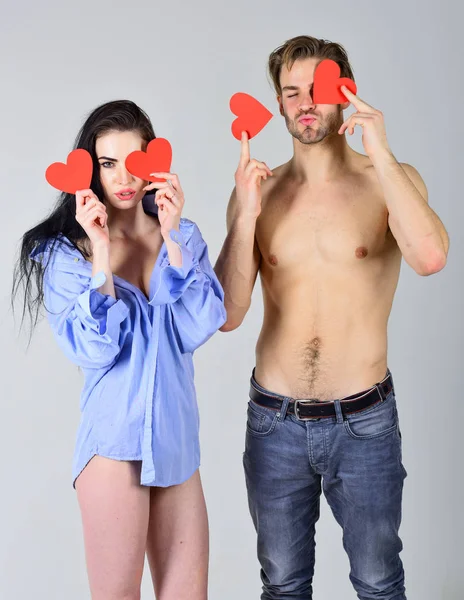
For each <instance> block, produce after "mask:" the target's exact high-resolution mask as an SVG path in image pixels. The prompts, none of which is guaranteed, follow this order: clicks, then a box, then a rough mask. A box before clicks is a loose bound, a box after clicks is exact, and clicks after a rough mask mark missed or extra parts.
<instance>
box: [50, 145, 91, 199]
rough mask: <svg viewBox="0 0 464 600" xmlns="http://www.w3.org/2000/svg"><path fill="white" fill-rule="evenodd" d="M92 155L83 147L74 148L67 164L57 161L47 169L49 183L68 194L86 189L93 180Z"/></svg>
mask: <svg viewBox="0 0 464 600" xmlns="http://www.w3.org/2000/svg"><path fill="white" fill-rule="evenodd" d="M92 171H93V163H92V157H91V156H90V154H89V153H88V152H87V150H84V149H83V148H78V149H77V150H73V151H72V152H70V153H69V154H68V159H67V161H66V164H64V163H60V162H56V163H53V164H51V165H50V166H49V167H48V169H47V170H46V171H45V179H46V180H47V181H48V183H49V184H50V185H51V186H53V187H54V188H56V189H57V190H60V191H61V192H67V193H68V194H75V193H76V192H77V190H86V189H88V188H89V187H90V182H91V181H92Z"/></svg>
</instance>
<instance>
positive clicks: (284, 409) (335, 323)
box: [215, 36, 449, 600]
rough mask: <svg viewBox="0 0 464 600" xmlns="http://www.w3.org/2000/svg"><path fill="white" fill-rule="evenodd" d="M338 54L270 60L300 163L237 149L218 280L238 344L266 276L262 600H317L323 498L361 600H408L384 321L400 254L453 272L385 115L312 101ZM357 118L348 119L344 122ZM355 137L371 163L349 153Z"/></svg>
mask: <svg viewBox="0 0 464 600" xmlns="http://www.w3.org/2000/svg"><path fill="white" fill-rule="evenodd" d="M326 58H329V59H332V60H334V61H335V62H337V63H338V64H339V66H340V69H341V77H350V78H351V79H353V74H352V70H351V67H350V64H349V62H348V58H347V55H346V53H345V51H344V49H343V48H342V47H341V46H340V45H338V44H334V43H329V42H326V41H323V40H318V39H315V38H311V37H307V36H300V37H297V38H294V39H291V40H289V41H287V42H286V43H285V44H283V45H282V46H281V47H279V48H277V49H276V50H275V51H274V52H273V53H272V54H271V55H270V58H269V71H270V74H271V77H272V80H273V82H274V86H275V90H276V93H277V101H278V103H279V108H280V113H281V115H282V116H284V118H285V122H286V125H287V128H288V131H289V132H290V134H291V135H292V136H293V148H294V154H293V157H292V158H291V159H290V160H289V162H287V163H286V164H284V165H281V166H280V167H278V168H276V169H274V170H273V171H271V170H270V169H269V168H268V166H267V165H266V164H265V163H263V162H259V161H256V160H254V159H253V160H251V159H250V154H249V144H248V139H247V136H246V134H245V133H244V134H243V136H242V149H241V157H240V164H239V166H238V169H237V171H236V174H235V182H236V186H235V189H234V191H233V193H232V196H231V199H230V203H229V207H228V211H227V225H228V235H227V238H226V240H225V242H224V246H223V248H222V251H221V254H220V256H219V258H218V261H217V264H216V267H215V270H216V273H217V275H218V277H219V280H220V281H221V284H222V286H223V288H224V291H225V305H226V309H227V314H228V318H227V322H226V324H225V325H224V326H223V327H222V331H231V330H233V329H235V328H237V327H238V326H239V325H240V324H241V322H242V321H243V319H244V317H245V314H246V312H247V310H248V308H249V306H250V302H251V293H252V290H253V286H254V284H255V281H256V276H257V273H258V271H259V273H260V275H261V283H262V289H263V297H264V322H263V327H262V330H261V334H260V337H259V340H258V343H257V348H256V367H255V370H254V372H253V376H252V378H251V388H250V402H249V405H248V406H249V408H248V420H247V436H246V448H245V454H244V467H245V474H246V482H247V490H248V499H249V507H250V512H251V515H252V518H253V521H254V524H255V528H256V531H257V534H258V557H259V560H260V563H261V567H262V569H261V578H262V581H263V594H262V596H261V598H262V599H269V600H270V599H272V600H275V599H280V598H282V599H283V598H285V599H288V598H292V599H297V598H298V599H299V598H301V599H302V598H305V599H308V598H312V577H313V571H314V560H315V559H314V554H315V542H314V532H315V523H316V521H317V519H318V516H319V500H320V494H321V490H323V491H324V494H325V496H326V498H327V501H328V503H329V505H330V507H331V509H332V511H333V514H334V516H335V518H336V519H337V521H338V523H339V524H340V525H341V527H342V528H343V543H344V547H345V549H346V551H347V553H348V556H349V560H350V566H351V573H350V579H351V581H352V584H353V586H354V588H355V590H356V592H357V594H358V597H359V598H361V599H366V600H367V599H373V598H382V600H390V599H393V598H394V599H395V600H403V599H404V598H405V595H404V594H405V591H404V590H405V588H404V572H403V566H402V562H401V559H400V557H399V554H400V551H401V549H402V543H401V540H400V538H399V536H398V529H399V526H400V520H401V497H402V489H403V480H404V477H405V476H406V472H405V469H404V467H403V465H402V463H401V434H400V429H399V425H398V415H397V410H396V400H395V391H394V388H393V382H392V376H391V373H390V370H389V369H388V366H387V322H388V318H389V314H390V310H391V306H392V301H393V296H394V292H395V289H396V286H397V282H398V278H399V271H400V263H401V257H402V256H403V257H404V259H405V261H406V262H407V263H408V264H409V265H410V266H411V267H412V268H413V269H414V270H415V271H416V272H417V273H418V274H419V275H431V274H432V273H436V272H437V271H440V270H441V269H442V268H443V267H444V266H445V264H446V259H447V253H448V243H449V242H448V236H447V233H446V231H445V229H444V227H443V224H442V223H441V221H440V219H439V218H438V217H437V215H436V214H435V213H434V211H433V210H432V209H431V208H430V207H429V205H428V202H427V190H426V187H425V185H424V183H423V180H422V178H421V176H420V175H419V174H418V172H417V171H416V169H414V168H413V167H412V166H410V165H408V164H400V163H398V162H397V161H396V160H395V157H394V156H393V154H392V151H391V150H390V148H389V146H388V142H387V138H386V134H385V127H384V120H383V115H382V113H381V112H380V111H378V110H376V109H374V108H372V107H371V106H369V105H368V104H366V103H365V102H364V101H362V100H361V99H360V98H359V97H358V96H356V95H354V94H352V93H351V92H350V91H349V90H347V89H346V88H343V91H344V93H345V95H346V97H347V99H348V101H347V102H346V103H345V104H342V105H333V104H332V105H329V104H320V105H316V104H314V103H313V100H312V96H311V94H312V88H313V78H314V70H315V68H316V66H317V65H318V63H319V62H321V60H323V59H326ZM350 102H351V103H353V105H354V107H355V108H356V109H357V112H356V113H355V114H353V115H352V116H351V117H350V118H349V119H348V120H347V121H346V122H343V112H342V111H343V110H345V109H346V108H347V107H348V106H349V104H350ZM356 125H359V126H361V127H362V130H363V145H364V149H365V153H366V155H364V154H359V153H357V152H355V151H354V150H352V149H351V148H350V147H349V145H348V144H347V142H346V139H345V135H344V133H345V131H348V132H349V133H350V134H352V133H353V130H354V128H355V126H356Z"/></svg>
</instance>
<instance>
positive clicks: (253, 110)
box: [230, 92, 274, 140]
mask: <svg viewBox="0 0 464 600" xmlns="http://www.w3.org/2000/svg"><path fill="white" fill-rule="evenodd" d="M230 110H231V111H232V112H233V113H234V115H236V116H237V118H236V119H235V121H234V122H233V123H232V135H233V136H234V138H236V139H237V140H240V139H241V137H242V131H246V132H247V134H248V139H250V140H251V138H252V137H254V136H255V135H258V133H259V132H260V131H261V130H262V129H263V128H264V127H265V126H266V125H267V124H268V123H269V121H270V120H271V119H272V117H273V116H274V115H273V114H272V113H271V112H269V111H268V109H267V108H266V107H265V106H263V105H262V104H261V102H259V101H258V100H256V98H253V96H250V95H249V94H244V93H242V92H238V93H237V94H234V95H233V96H232V98H231V99H230Z"/></svg>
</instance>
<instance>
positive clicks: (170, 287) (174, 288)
mask: <svg viewBox="0 0 464 600" xmlns="http://www.w3.org/2000/svg"><path fill="white" fill-rule="evenodd" d="M169 237H170V238H171V240H172V241H173V242H175V243H176V244H177V245H178V246H179V248H180V251H181V254H182V266H180V267H175V266H173V265H171V264H170V263H169V262H168V263H167V265H166V266H162V267H161V268H160V275H159V282H158V285H157V289H156V291H155V293H154V294H153V296H152V297H151V298H150V304H155V305H157V304H171V303H173V302H176V300H178V299H179V298H180V297H181V296H182V294H183V293H184V292H185V290H186V289H187V288H188V287H189V286H190V284H191V283H192V282H193V281H195V280H196V279H197V278H198V275H197V273H198V272H199V271H201V268H200V265H199V264H198V261H197V260H196V258H195V255H194V253H193V252H192V250H190V248H188V247H187V245H186V243H185V238H184V236H183V235H182V233H181V232H180V231H177V230H175V229H171V231H170V232H169Z"/></svg>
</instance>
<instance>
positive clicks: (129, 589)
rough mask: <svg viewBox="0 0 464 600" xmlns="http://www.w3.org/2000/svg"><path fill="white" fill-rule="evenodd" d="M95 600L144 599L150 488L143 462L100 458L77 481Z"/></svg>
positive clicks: (88, 565) (87, 558) (89, 572)
mask: <svg viewBox="0 0 464 600" xmlns="http://www.w3.org/2000/svg"><path fill="white" fill-rule="evenodd" d="M76 491H77V497H78V501H79V506H80V510H81V515H82V523H83V529H84V545H85V553H86V562H87V571H88V576H89V583H90V590H91V594H92V600H110V599H111V600H118V599H123V598H124V599H125V600H129V599H130V600H132V599H134V600H137V599H138V598H140V583H141V580H142V573H143V565H144V557H145V550H146V539H147V529H148V519H149V506H150V488H147V487H143V486H141V485H140V462H138V461H137V462H127V461H117V460H112V459H108V458H103V457H101V456H95V457H94V458H93V459H92V460H91V461H90V462H89V463H88V465H87V466H86V468H85V469H84V471H83V472H82V473H81V474H80V476H79V477H78V479H77V481H76Z"/></svg>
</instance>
